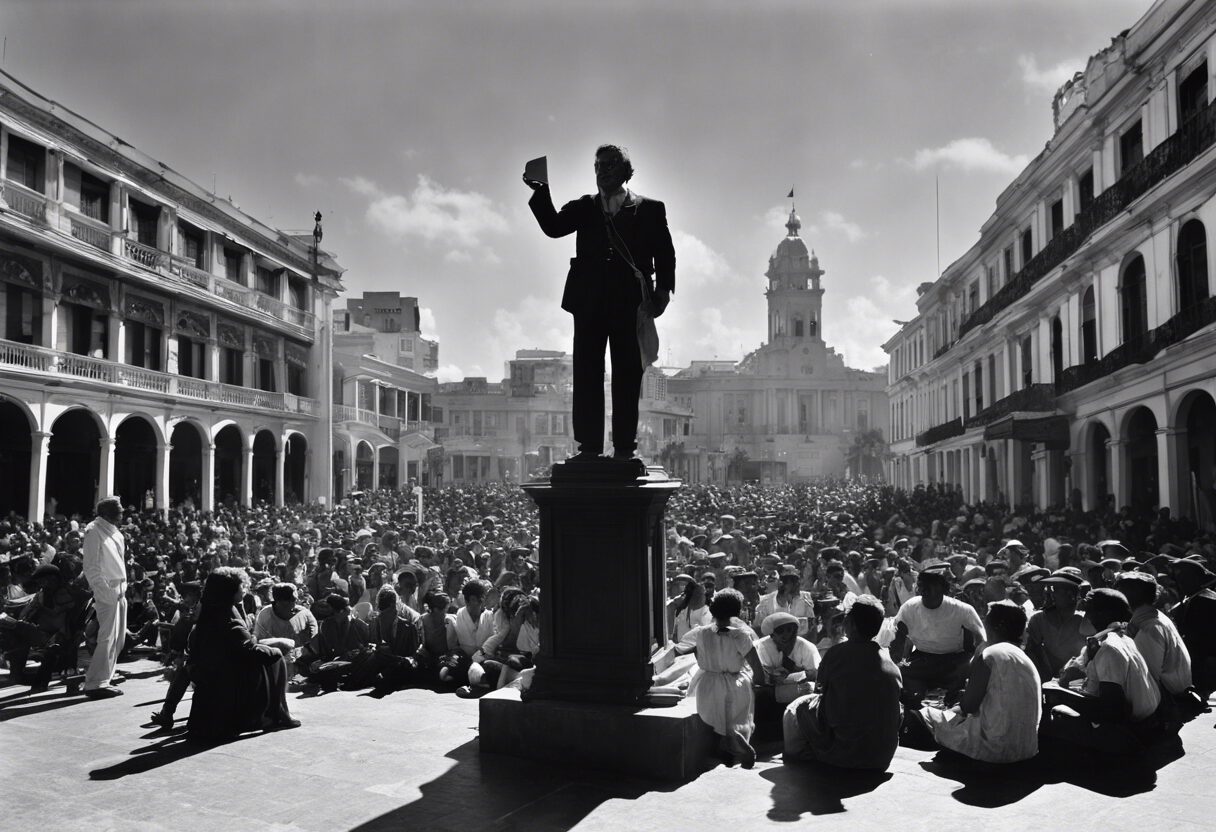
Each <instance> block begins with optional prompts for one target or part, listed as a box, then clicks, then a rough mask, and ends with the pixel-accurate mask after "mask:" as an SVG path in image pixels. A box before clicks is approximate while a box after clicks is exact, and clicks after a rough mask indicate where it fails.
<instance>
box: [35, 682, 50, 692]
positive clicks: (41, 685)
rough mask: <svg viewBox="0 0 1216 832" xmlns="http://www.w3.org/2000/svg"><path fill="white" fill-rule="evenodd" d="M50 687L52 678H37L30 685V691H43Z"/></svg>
mask: <svg viewBox="0 0 1216 832" xmlns="http://www.w3.org/2000/svg"><path fill="white" fill-rule="evenodd" d="M50 687H51V680H50V679H35V680H34V682H33V684H31V685H30V693H43V692H44V691H47V690H49V689H50Z"/></svg>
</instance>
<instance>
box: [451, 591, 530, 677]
mask: <svg viewBox="0 0 1216 832" xmlns="http://www.w3.org/2000/svg"><path fill="white" fill-rule="evenodd" d="M508 603H509V606H508V607H507V613H508V614H509V616H510V620H509V624H508V626H507V629H506V630H500V631H499V632H496V633H494V635H492V636H490V637H489V638H488V639H486V642H485V643H484V644H483V645H482V647H481V653H482V658H481V660H480V661H478V662H474V663H473V665H472V667H470V668H469V685H468V686H466V687H462V688H461V689H460V690H458V691H456V695H457V696H461V697H465V698H470V697H474V696H478V695H480V694H481V693H486V692H488V691H491V690H496V689H497V688H501V687H503V686H505V685H507V684H509V683H510V682H511V681H512V680H513V679H514V678H515V677H516V676H517V675H518V674H519V673H520V672H521V671H523V670H526V669H527V668H529V667H531V666H532V660H533V658H534V657H535V656H536V654H537V653H538V652H539V651H540V626H539V618H540V599H538V598H533V597H532V596H530V595H524V594H523V593H515V594H513V595H511V596H509V599H508ZM466 608H467V606H466Z"/></svg>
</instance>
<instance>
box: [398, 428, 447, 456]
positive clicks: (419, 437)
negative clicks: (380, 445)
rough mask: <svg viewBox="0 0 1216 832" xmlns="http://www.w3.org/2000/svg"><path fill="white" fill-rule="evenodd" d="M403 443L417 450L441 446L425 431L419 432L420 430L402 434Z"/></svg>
mask: <svg viewBox="0 0 1216 832" xmlns="http://www.w3.org/2000/svg"><path fill="white" fill-rule="evenodd" d="M401 443H402V444H403V445H405V446H406V447H407V448H412V449H414V450H415V451H426V450H430V449H431V448H438V447H439V443H438V442H435V441H434V440H432V439H431V438H430V437H429V436H427V435H426V434H425V433H419V432H418V431H410V432H409V433H406V434H402V436H401Z"/></svg>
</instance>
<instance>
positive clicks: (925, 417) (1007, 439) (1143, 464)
mask: <svg viewBox="0 0 1216 832" xmlns="http://www.w3.org/2000/svg"><path fill="white" fill-rule="evenodd" d="M1209 10H1210V5H1209V4H1207V3H1202V2H1181V1H1178V2H1175V1H1173V0H1171V1H1169V2H1167V0H1160V2H1156V3H1154V4H1153V6H1152V7H1151V8H1150V9H1149V11H1148V12H1147V13H1146V14H1145V15H1144V16H1143V17H1142V18H1141V19H1140V20H1139V21H1138V22H1137V23H1136V24H1135V25H1134V26H1133V27H1132V28H1131V29H1129V30H1127V31H1126V32H1124V33H1123V34H1120V35H1119V36H1118V37H1116V38H1115V39H1114V40H1113V41H1112V43H1111V45H1110V46H1109V47H1108V48H1107V49H1105V50H1103V51H1102V52H1100V53H1098V54H1097V55H1094V56H1093V57H1091V58H1090V59H1089V62H1088V65H1087V66H1086V68H1085V70H1084V72H1081V73H1078V74H1077V75H1076V76H1075V77H1074V79H1073V80H1072V81H1070V82H1068V83H1066V84H1065V85H1064V86H1063V87H1061V89H1060V91H1059V92H1058V93H1057V94H1056V96H1055V100H1054V102H1053V109H1054V114H1055V132H1054V135H1053V136H1052V137H1051V139H1050V141H1049V142H1048V143H1047V146H1046V148H1045V149H1044V150H1043V152H1042V153H1040V154H1039V156H1038V157H1037V158H1035V159H1034V160H1033V161H1032V162H1031V163H1030V164H1029V165H1028V166H1027V168H1026V169H1025V170H1024V171H1023V172H1022V173H1021V174H1020V175H1019V176H1018V177H1017V179H1016V180H1015V181H1014V182H1013V183H1011V184H1010V185H1009V186H1008V187H1007V188H1006V189H1005V190H1004V192H1003V193H1002V194H1001V195H1000V196H999V197H998V199H997V203H996V210H995V212H994V213H993V214H992V216H990V217H989V218H988V219H987V220H986V221H985V222H984V224H983V226H982V228H981V231H980V239H979V241H978V242H977V243H976V244H975V245H974V246H973V247H972V248H971V249H970V250H969V251H968V252H966V253H965V254H964V255H963V256H962V257H961V258H959V259H958V260H957V261H956V262H954V263H953V264H951V265H950V266H949V267H948V268H947V269H946V270H945V272H944V273H943V274H942V276H941V278H940V279H938V280H937V281H936V282H933V283H926V284H923V285H922V286H921V290H920V294H919V298H918V300H917V315H916V317H915V318H914V319H913V320H912V321H910V322H909V323H908V324H907V325H905V326H904V327H903V328H902V329H901V330H900V331H899V332H898V333H897V334H896V335H895V336H894V337H892V338H891V339H890V341H888V343H887V344H886V345H885V349H886V350H887V352H888V353H889V355H890V364H889V381H890V385H889V388H888V389H889V393H890V402H891V404H890V406H891V420H892V424H893V425H894V436H893V442H892V446H891V449H892V452H893V455H892V457H891V460H890V476H891V478H892V479H893V480H894V481H895V482H897V483H898V484H900V485H903V486H905V487H912V486H915V485H918V484H921V483H928V482H947V483H952V484H954V485H956V486H958V487H959V488H961V489H962V490H963V492H964V495H965V496H966V497H967V499H969V500H990V501H998V502H1003V503H1012V504H1015V505H1034V506H1037V507H1039V508H1040V509H1043V508H1047V507H1050V506H1056V505H1061V504H1064V503H1066V502H1068V503H1069V504H1072V505H1080V506H1083V507H1084V508H1086V509H1094V508H1098V507H1101V506H1103V505H1107V504H1110V502H1111V501H1113V503H1114V504H1115V505H1117V506H1120V507H1121V506H1125V505H1132V506H1140V507H1149V506H1168V507H1169V508H1170V509H1171V510H1173V511H1174V512H1175V513H1179V514H1184V515H1188V516H1191V517H1195V518H1197V519H1198V520H1200V522H1202V523H1203V524H1204V525H1205V526H1207V527H1209V528H1210V527H1211V526H1212V507H1213V495H1214V492H1213V473H1214V469H1216V462H1214V456H1213V442H1214V437H1216V431H1213V429H1212V425H1213V424H1214V422H1213V419H1214V418H1216V405H1214V399H1213V397H1214V396H1216V381H1214V376H1216V327H1214V326H1213V324H1214V323H1216V306H1214V305H1213V304H1214V301H1213V299H1212V297H1211V283H1210V277H1209V276H1210V274H1211V273H1212V267H1213V263H1212V262H1211V254H1210V252H1209V249H1208V245H1207V228H1208V227H1209V226H1212V225H1213V223H1216V200H1214V199H1213V197H1214V196H1216V148H1214V146H1213V145H1214V139H1216V110H1214V109H1213V107H1212V105H1211V90H1212V89H1213V80H1214V79H1213V71H1214V70H1216V20H1213V18H1212V16H1211V14H1210V13H1209Z"/></svg>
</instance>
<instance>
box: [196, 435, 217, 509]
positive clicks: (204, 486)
mask: <svg viewBox="0 0 1216 832" xmlns="http://www.w3.org/2000/svg"><path fill="white" fill-rule="evenodd" d="M199 479H200V482H199V491H200V492H201V494H200V495H199V497H200V499H201V501H202V505H201V506H200V508H201V509H202V510H203V511H214V510H215V443H213V442H207V443H205V444H204V445H203V470H202V476H201V477H200V478H199Z"/></svg>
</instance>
